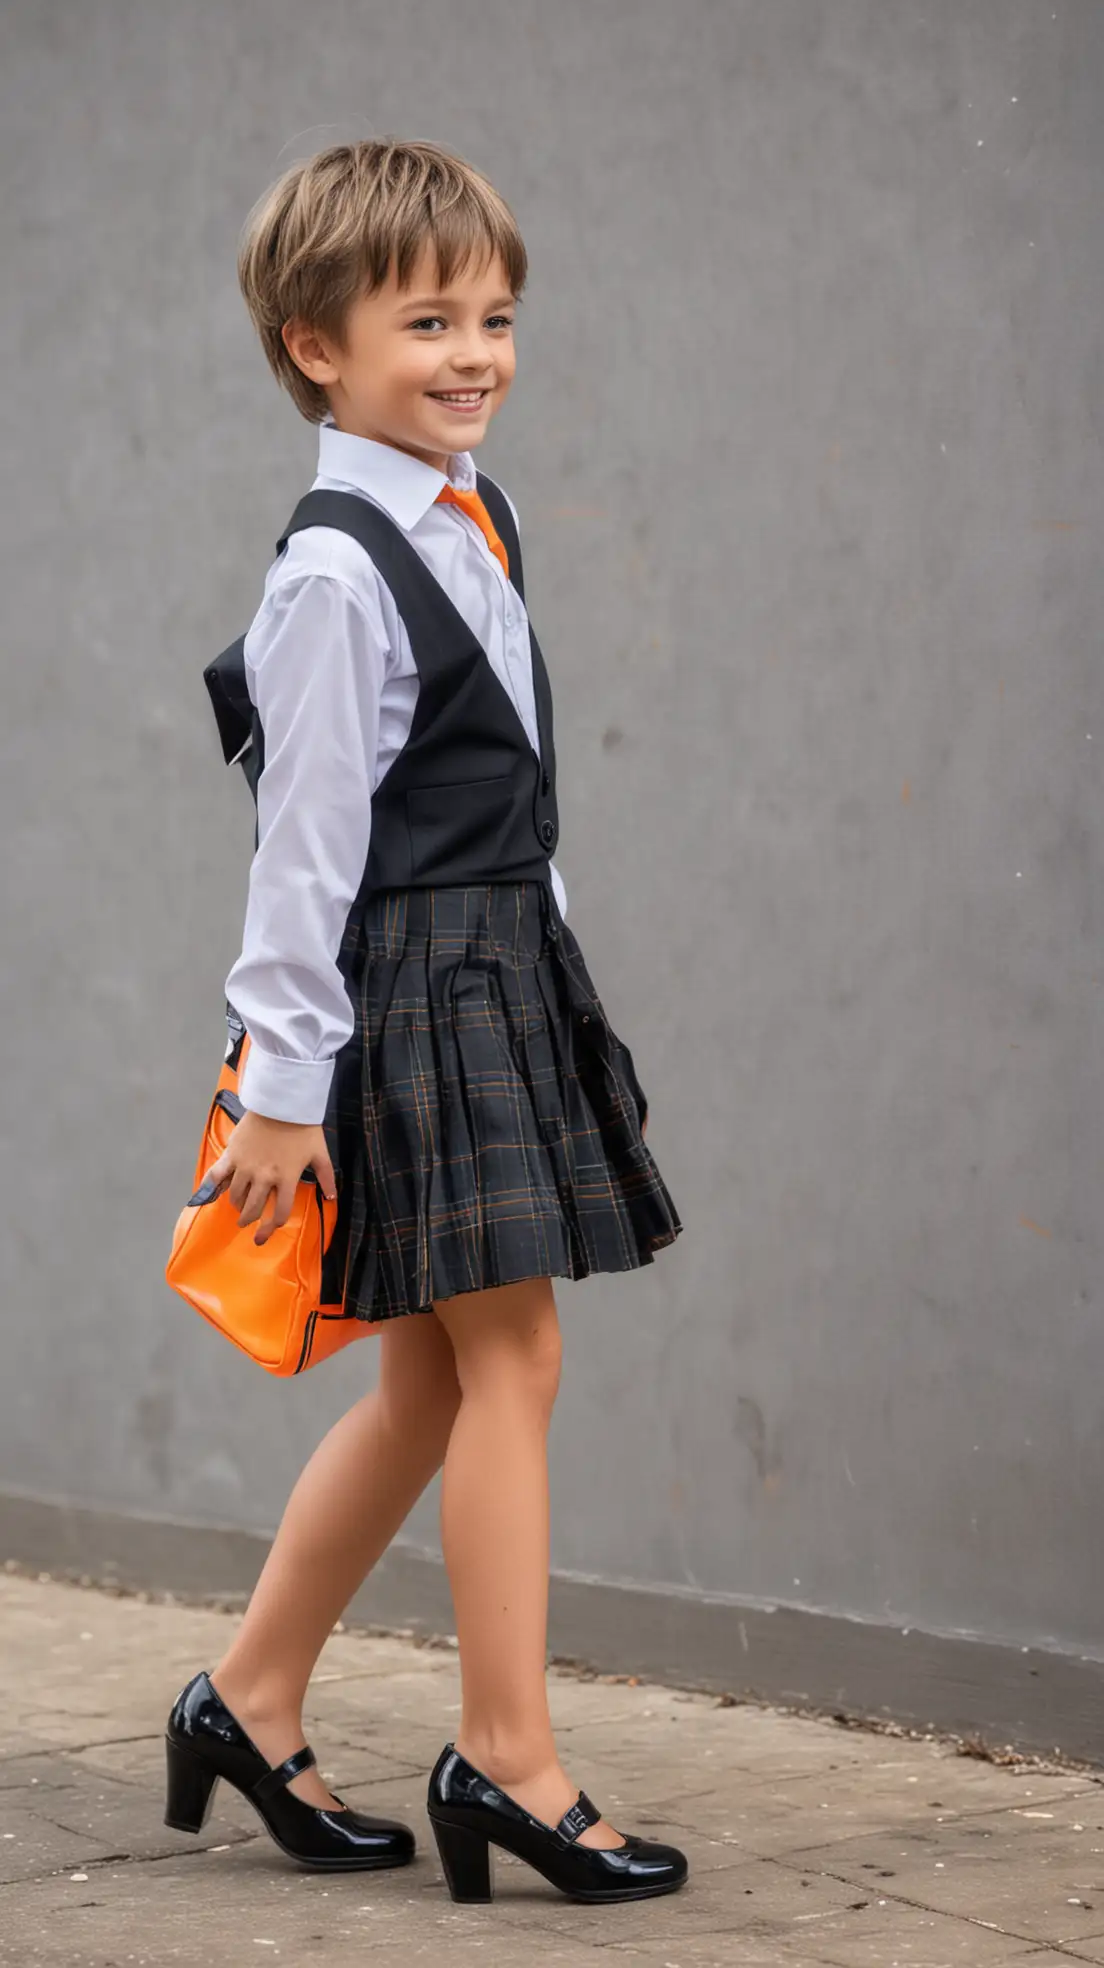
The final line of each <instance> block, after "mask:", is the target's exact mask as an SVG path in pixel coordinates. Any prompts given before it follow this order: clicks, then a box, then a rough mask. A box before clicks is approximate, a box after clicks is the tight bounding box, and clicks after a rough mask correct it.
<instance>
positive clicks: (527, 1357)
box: [433, 1278, 624, 1847]
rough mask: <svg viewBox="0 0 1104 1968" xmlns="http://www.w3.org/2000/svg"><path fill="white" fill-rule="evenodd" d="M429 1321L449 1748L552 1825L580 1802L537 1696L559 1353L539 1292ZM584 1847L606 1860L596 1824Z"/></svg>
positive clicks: (540, 1287)
mask: <svg viewBox="0 0 1104 1968" xmlns="http://www.w3.org/2000/svg"><path fill="white" fill-rule="evenodd" d="M433 1309H434V1311H435V1312H436V1314H437V1317H438V1319H439V1320H440V1321H441V1324H442V1326H443V1327H445V1328H446V1330H447V1331H448V1333H449V1335H450V1337H451V1339H452V1343H453V1347H454V1349H455V1354H456V1371H457V1374H458V1377H459V1381H460V1387H461V1390H462V1396H463V1398H462V1400H461V1403H460V1412H459V1414H458V1415H457V1417H456V1421H455V1423H454V1426H453V1429H452V1433H451V1435H450V1437H449V1442H448V1448H447V1450H446V1452H445V1468H444V1477H443V1482H442V1490H441V1540H442V1544H443V1546H444V1553H445V1562H446V1564H447V1566H448V1573H449V1582H450V1585H451V1587H452V1602H453V1610H454V1612H455V1615H456V1632H457V1638H458V1640H459V1647H460V1681H461V1698H462V1708H461V1722H460V1728H459V1730H458V1732H457V1734H456V1736H455V1738H454V1741H455V1744H456V1748H457V1749H458V1750H459V1752H460V1754H461V1755H462V1756H466V1757H467V1759H468V1761H469V1762H470V1763H474V1765H475V1767H476V1769H478V1770H482V1771H483V1772H484V1774H485V1775H487V1776H489V1777H490V1778H491V1779H492V1780H493V1781H494V1782H495V1783H497V1784H500V1785H501V1786H502V1789H503V1790H505V1791H506V1792H508V1794H509V1795H510V1796H511V1797H513V1798H515V1799H516V1800H517V1802H518V1803H519V1804H522V1805H524V1807H525V1809H526V1810H528V1811H532V1813H533V1815H534V1816H535V1817H538V1818H540V1819H542V1820H543V1822H544V1823H545V1824H556V1823H557V1822H558V1820H559V1819H560V1818H561V1817H562V1816H563V1813H564V1812H565V1811H566V1810H567V1808H568V1806H569V1805H570V1804H573V1803H574V1802H575V1799H576V1797H577V1796H578V1794H579V1786H578V1784H577V1783H572V1781H571V1779H570V1778H569V1776H568V1775H567V1772H566V1771H565V1770H564V1769H563V1767H562V1765H561V1763H560V1761H559V1758H558V1756H557V1753H556V1745H555V1740H554V1737H553V1733H552V1720H551V1716H550V1713H549V1708H548V1688H547V1682H546V1674H545V1670H546V1660H547V1634H548V1567H549V1505H548V1423H549V1420H550V1418H551V1413H552V1407H553V1403H554V1401H555V1398H556V1393H557V1390H558V1387H559V1380H560V1360H561V1340H560V1327H559V1319H558V1317H557V1313H556V1301H555V1298H554V1296H553V1292H552V1282H551V1279H549V1278H528V1279H526V1280H525V1281H524V1282H523V1283H521V1284H517V1285H501V1286H497V1287H495V1288H493V1289H491V1290H488V1291H482V1292H464V1293H462V1294H459V1295H458V1296H457V1297H455V1298H446V1299H441V1300H439V1301H438V1302H437V1303H436V1304H435V1305H434V1308H433ZM579 1842H580V1843H581V1844H584V1845H601V1846H607V1847H608V1846H617V1845H620V1844H623V1843H624V1840H623V1839H622V1837H621V1835H620V1833H619V1832H618V1831H616V1830H615V1829H614V1827H613V1826H612V1825H611V1824H607V1822H606V1820H605V1819H604V1818H603V1819H601V1820H600V1822H599V1823H598V1824H595V1825H590V1826H589V1827H588V1828H587V1829H586V1830H585V1831H584V1832H583V1833H582V1834H581V1837H580V1841H579Z"/></svg>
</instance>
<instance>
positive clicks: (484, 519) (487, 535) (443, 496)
mask: <svg viewBox="0 0 1104 1968" xmlns="http://www.w3.org/2000/svg"><path fill="white" fill-rule="evenodd" d="M434 504H435V505H439V506H459V507H460V509H461V511H463V512H466V513H467V515H468V518H469V519H474V521H475V523H476V525H477V526H478V528H479V530H480V532H481V533H482V534H483V537H484V539H485V540H486V542H487V545H488V546H489V547H490V550H491V552H492V553H493V554H494V556H495V559H496V560H497V561H498V562H499V563H500V565H501V567H502V572H503V573H504V574H505V576H506V578H507V580H509V578H510V562H509V560H508V558H507V554H506V549H505V547H504V546H503V544H502V541H501V540H500V539H499V537H498V534H497V533H496V532H495V528H494V521H493V519H492V518H491V515H490V513H489V512H488V511H487V508H486V506H485V505H484V504H483V501H482V499H481V498H480V496H479V494H478V492H475V491H472V492H458V491H457V490H456V487H455V485H446V486H445V487H444V490H443V491H441V492H438V494H437V497H436V499H435V500H434Z"/></svg>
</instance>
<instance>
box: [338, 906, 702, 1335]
mask: <svg viewBox="0 0 1104 1968" xmlns="http://www.w3.org/2000/svg"><path fill="white" fill-rule="evenodd" d="M346 933H347V935H348V936H350V937H355V938H356V940H357V947H356V948H355V949H352V948H350V949H349V950H347V951H346V953H345V954H346V955H347V957H349V958H350V959H351V965H350V973H349V989H350V994H351V996H352V998H353V1003H354V1008H355V1016H356V1024H355V1029H354V1032H353V1035H352V1037H351V1039H350V1040H349V1043H348V1046H347V1047H346V1048H345V1049H344V1050H343V1053H342V1054H339V1056H338V1069H339V1078H338V1083H337V1089H336V1105H335V1124H336V1142H335V1145H336V1146H337V1149H338V1158H339V1160H340V1166H341V1194H342V1201H341V1213H342V1217H343V1219H344V1226H343V1236H344V1237H345V1238H346V1239H347V1242H346V1246H345V1257H344V1267H345V1268H344V1278H345V1284H344V1306H345V1310H346V1312H352V1313H354V1314H355V1316H356V1317H357V1318H359V1319H363V1320H365V1321H370V1322H382V1321H384V1320H387V1319H394V1318H398V1317H401V1316H403V1315H404V1314H407V1313H415V1312H431V1311H432V1309H433V1303H434V1300H436V1299H442V1298H450V1297H452V1296H454V1294H456V1293H457V1292H469V1291H478V1290H482V1289H484V1288H486V1287H488V1286H493V1285H505V1284H513V1283H516V1282H517V1281H518V1280H520V1279H522V1278H534V1277H566V1278H584V1277H587V1276H588V1275H589V1274H590V1273H592V1272H595V1271H626V1270H630V1269H632V1268H634V1267H636V1266H639V1265H642V1264H650V1263H651V1262H652V1259H653V1256H654V1254H655V1252H656V1251H657V1250H661V1249H662V1248H663V1247H664V1245H666V1244H671V1243H673V1242H674V1240H675V1238H676V1237H677V1236H678V1235H679V1233H680V1231H681V1229H682V1224H681V1222H680V1220H679V1216H678V1212H677V1210H676V1208H675V1205H674V1202H673V1201H672V1199H671V1196H670V1194H669V1193H668V1190H667V1188H666V1186H665V1184H664V1181H663V1178H662V1176H661V1175H660V1172H659V1170H658V1168H657V1167H656V1164H655V1161H654V1160H653V1157H652V1155H651V1152H650V1150H649V1149H648V1147H647V1146H646V1144H645V1142H644V1140H643V1137H642V1135H641V1125H642V1123H643V1121H644V1120H645V1118H646V1116H647V1101H646V1098H645V1095H644V1092H643V1089H642V1087H641V1085H640V1082H639V1080H638V1079H637V1075H636V1070H635V1067H634V1064H633V1059H632V1054H631V1053H630V1051H629V1048H628V1046H627V1045H626V1044H625V1043H624V1041H623V1040H622V1039H620V1038H619V1037H618V1035H617V1034H616V1032H614V1030H613V1028H612V1027H611V1025H610V1023H609V1020H608V1018H607V1017H606V1014H605V1011H604V1009H603V1006H602V1003H601V1000H600V998H599V997H598V993H597V992H596V990H595V988H594V985H593V983H592V981H591V978H590V974H589V972H588V970H587V967H586V964H585V962H584V961H583V955H582V951H581V950H580V948H579V944H578V942H577V940H576V938H575V936H574V934H573V932H572V931H571V930H570V929H569V928H568V926H567V924H566V922H565V921H564V919H563V917H562V916H561V915H560V913H559V910H558V909H557V907H556V902H555V897H554V895H553V893H552V891H551V889H550V887H549V886H548V885H547V884H546V883H545V882H542V881H523V882H489V883H481V884H479V885H477V886H465V887H456V888H453V887H448V888H421V889H419V888H409V889H394V890H388V891H384V892H381V893H379V894H377V895H375V896H373V897H372V898H371V899H370V901H369V904H368V907H367V910H366V912H365V914H364V915H363V917H362V918H361V919H360V920H359V921H356V922H355V924H354V922H353V919H352V918H351V919H350V928H349V930H348V931H347V932H346Z"/></svg>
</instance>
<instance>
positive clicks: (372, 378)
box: [283, 242, 516, 471]
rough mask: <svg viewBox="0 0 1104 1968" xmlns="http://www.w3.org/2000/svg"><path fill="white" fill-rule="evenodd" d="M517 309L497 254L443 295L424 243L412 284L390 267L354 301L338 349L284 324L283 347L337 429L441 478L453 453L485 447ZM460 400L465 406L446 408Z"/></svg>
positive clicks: (509, 376) (501, 393)
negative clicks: (402, 454) (319, 392)
mask: <svg viewBox="0 0 1104 1968" xmlns="http://www.w3.org/2000/svg"><path fill="white" fill-rule="evenodd" d="M515 313H516V302H515V298H514V296H513V295H512V294H511V292H510V284H509V281H508V279H507V277H506V269H505V267H504V265H503V263H502V260H501V259H500V258H499V256H498V255H497V254H494V255H491V256H489V257H488V256H486V255H485V256H484V260H483V263H480V258H479V256H478V255H477V254H473V256H472V259H471V260H470V261H469V263H468V265H467V266H466V267H463V268H458V269H457V270H456V272H455V273H454V275H453V278H452V280H451V281H450V283H449V285H448V287H447V289H442V288H441V287H440V286H439V284H438V269H437V264H436V256H435V254H434V252H433V248H432V245H431V244H430V243H428V242H427V245H426V247H425V249H424V250H423V252H422V254H421V257H420V258H419V260H418V263H417V265H416V266H415V267H414V269H413V271H412V274H411V278H410V282H409V284H408V286H407V287H406V288H405V289H400V288H399V286H398V284H397V282H396V279H395V272H394V268H393V267H392V268H391V269H390V270H389V272H388V276H387V279H386V281H385V282H384V284H383V286H382V287H380V288H378V289H377V290H376V292H375V293H374V294H366V295H365V294H362V295H360V296H359V297H358V298H357V299H356V300H355V301H353V303H352V304H351V306H350V307H349V310H348V312H347V314H346V317H345V322H344V337H343V340H344V346H343V347H342V346H339V344H338V343H337V342H335V341H334V340H333V339H332V338H331V337H330V336H328V335H325V334H323V333H322V331H321V330H319V329H314V328H309V327H307V326H306V324H305V323H303V322H301V321H289V322H287V323H285V326H284V329H283V339H284V344H285V346H286V348H287V350H288V353H289V354H290V355H291V357H292V359H293V361H295V362H296V363H297V364H298V366H299V368H300V369H301V370H302V371H303V373H304V375H307V376H309V377H310V379H311V381H312V382H315V383H319V384H321V386H322V388H323V389H324V390H325V391H326V395H327V397H328V398H329V404H330V409H331V412H332V413H333V417H334V421H335V422H336V424H337V426H338V429H339V430H344V431H350V432H352V433H353V435H354V436H357V437H372V438H376V439H377V440H378V441H379V442H380V443H383V444H393V445H395V446H396V448H397V449H398V450H400V451H408V452H410V454H411V455H412V456H413V457H415V458H421V459H422V460H423V462H424V463H425V464H427V465H433V466H434V467H435V468H436V469H437V470H438V471H446V470H447V467H448V458H449V454H450V453H451V452H453V451H470V450H471V449H472V448H473V447H474V446H475V445H476V444H479V443H481V442H482V440H483V438H484V437H485V436H486V434H487V427H488V425H489V423H490V421H491V418H492V417H494V416H496V415H497V413H498V411H499V410H501V408H502V405H503V403H504V402H505V400H506V395H507V392H508V391H509V388H510V384H511V383H512V382H513V379H514V369H515V366H516V356H515V350H514V329H513V322H514V316H515ZM455 397H460V398H461V399H466V400H461V401H450V400H449V399H450V398H455Z"/></svg>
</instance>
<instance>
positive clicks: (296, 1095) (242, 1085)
mask: <svg viewBox="0 0 1104 1968" xmlns="http://www.w3.org/2000/svg"><path fill="white" fill-rule="evenodd" d="M333 1071H334V1062H333V1060H332V1059H287V1058H284V1057H283V1056H282V1055H280V1054H278V1053H274V1052H262V1051H261V1049H260V1047H259V1046H256V1045H254V1043H253V1039H252V1036H251V1037H250V1040H249V1050H248V1052H247V1053H246V1055H245V1065H244V1066H243V1067H242V1070H241V1073H240V1075H239V1078H238V1098H239V1100H240V1101H241V1103H242V1106H243V1107H246V1108H249V1109H250V1110H251V1112H253V1113H254V1114H264V1115H266V1116H267V1117H268V1119H269V1120H271V1121H300V1122H303V1123H304V1124H307V1125H313V1126H320V1125H321V1123H322V1119H323V1117H324V1115H325V1112H326V1105H327V1102H328V1100H329V1097H330V1082H331V1080H332V1079H333Z"/></svg>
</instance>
